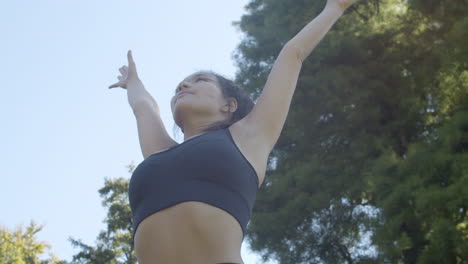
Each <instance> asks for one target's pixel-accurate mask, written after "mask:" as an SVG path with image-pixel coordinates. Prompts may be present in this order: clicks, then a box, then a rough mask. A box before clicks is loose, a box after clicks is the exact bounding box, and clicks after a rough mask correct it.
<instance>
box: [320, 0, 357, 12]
mask: <svg viewBox="0 0 468 264" xmlns="http://www.w3.org/2000/svg"><path fill="white" fill-rule="evenodd" d="M357 1H358V0H327V6H336V7H338V8H340V9H341V10H342V11H345V10H346V9H347V8H348V7H349V6H351V5H352V4H354V3H356V2H357Z"/></svg>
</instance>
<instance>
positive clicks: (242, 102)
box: [175, 71, 255, 133]
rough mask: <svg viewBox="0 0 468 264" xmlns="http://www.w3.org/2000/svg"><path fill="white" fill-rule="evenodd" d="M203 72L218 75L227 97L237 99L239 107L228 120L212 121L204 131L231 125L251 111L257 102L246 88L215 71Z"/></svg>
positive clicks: (217, 77)
mask: <svg viewBox="0 0 468 264" xmlns="http://www.w3.org/2000/svg"><path fill="white" fill-rule="evenodd" d="M201 72H203V73H208V74H212V75H214V76H215V77H216V79H217V81H218V83H219V85H220V87H221V91H222V93H223V96H224V98H225V99H228V98H229V97H233V98H235V99H236V101H237V109H236V111H235V112H234V113H232V116H231V118H229V119H227V120H221V121H216V122H214V123H212V124H211V125H210V126H209V127H208V128H205V129H204V130H203V131H202V132H208V131H212V130H218V129H222V128H226V127H229V126H230V125H232V124H234V123H235V122H237V121H239V120H241V119H242V118H244V117H245V116H246V115H247V114H248V113H250V111H251V110H252V108H253V107H254V105H255V104H254V102H253V101H252V99H250V97H249V96H248V94H247V93H246V92H245V91H244V90H242V89H241V88H240V87H239V86H238V85H237V84H236V83H234V82H233V81H231V80H229V79H227V78H225V77H224V76H222V75H220V74H218V73H215V72H213V71H201ZM175 126H176V127H179V126H178V125H177V124H175ZM179 128H180V127H179ZM180 129H181V130H182V133H184V130H183V128H180Z"/></svg>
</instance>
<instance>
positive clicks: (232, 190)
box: [109, 0, 356, 264]
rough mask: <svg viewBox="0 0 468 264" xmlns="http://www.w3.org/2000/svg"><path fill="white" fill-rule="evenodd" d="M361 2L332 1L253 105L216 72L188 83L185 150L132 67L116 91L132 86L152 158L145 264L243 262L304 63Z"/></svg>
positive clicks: (290, 47)
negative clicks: (256, 203) (250, 225)
mask: <svg viewBox="0 0 468 264" xmlns="http://www.w3.org/2000/svg"><path fill="white" fill-rule="evenodd" d="M354 2H356V0H327V4H326V6H325V8H324V10H323V11H322V12H321V13H320V14H319V15H318V16H317V17H316V18H315V19H314V20H312V21H311V22H310V23H309V24H307V25H306V26H305V27H304V28H303V29H302V30H301V31H300V32H299V33H298V34H297V35H296V36H294V37H293V38H292V39H291V40H290V41H288V42H287V43H286V44H285V45H284V47H283V48H282V50H281V52H280V53H279V55H278V57H277V59H276V61H275V63H274V65H273V68H272V70H271V72H270V74H269V76H268V79H267V82H266V84H265V87H264V89H263V91H262V93H261V95H260V97H259V99H258V101H257V103H256V104H254V103H253V102H252V101H251V100H250V99H249V98H248V96H246V95H245V94H244V93H243V92H242V90H241V89H240V88H239V87H237V86H236V85H235V84H234V83H233V82H232V81H230V80H227V79H225V78H223V77H222V76H220V75H218V74H216V73H213V72H209V71H208V72H205V71H202V72H196V73H194V74H192V75H190V76H188V77H187V78H185V79H184V80H183V81H182V82H181V83H180V84H179V85H178V86H177V89H176V91H175V95H174V97H173V98H172V100H171V109H172V114H173V117H174V120H175V123H176V124H177V125H178V126H179V127H180V128H181V129H182V132H183V133H184V142H183V143H181V144H178V143H177V142H175V141H174V140H173V139H172V138H171V137H170V136H169V135H168V134H167V132H166V129H165V127H164V124H163V122H162V120H161V118H160V116H159V107H158V105H157V103H156V101H155V100H154V99H153V97H151V95H150V94H149V93H148V92H147V91H146V90H145V88H144V86H143V84H142V82H141V81H140V79H139V77H138V75H137V71H136V66H135V62H134V60H133V57H132V54H131V51H129V52H128V54H127V57H128V67H127V66H123V67H121V68H120V73H121V74H122V75H121V76H119V77H118V79H119V82H117V83H115V84H113V85H111V86H110V87H109V88H114V87H122V88H125V89H127V95H128V101H129V103H130V106H131V108H132V110H133V112H134V114H135V116H136V119H137V126H138V135H139V140H140V145H141V149H142V152H143V156H144V160H143V162H141V163H140V164H139V165H138V166H137V167H136V169H135V171H134V172H133V175H132V177H131V180H130V186H129V200H130V207H131V210H132V214H133V241H134V245H135V251H136V255H137V258H138V260H139V262H140V263H142V264H150V263H151V264H181V263H191V264H216V263H244V262H243V261H242V258H241V252H240V251H241V244H242V241H243V239H244V234H245V230H246V227H247V222H248V221H249V219H250V215H251V212H252V208H253V204H254V201H255V197H256V193H257V190H258V188H260V186H261V184H262V183H263V180H264V178H265V170H266V165H267V158H268V156H269V154H270V152H271V150H272V149H273V147H274V145H275V143H276V141H277V140H278V138H279V135H280V133H281V130H282V128H283V125H284V123H285V121H286V117H287V114H288V111H289V106H290V103H291V99H292V96H293V93H294V90H295V87H296V83H297V79H298V76H299V72H300V70H301V66H302V63H303V61H304V60H305V59H306V58H307V57H308V56H309V54H310V53H311V52H312V50H313V49H314V48H315V46H316V45H317V44H318V43H319V42H320V41H321V39H322V38H323V37H324V36H325V34H326V33H327V32H328V31H329V30H330V28H331V27H332V25H333V24H334V23H335V22H336V20H337V19H338V18H339V17H340V16H341V15H342V14H343V12H344V11H345V10H346V9H347V8H348V7H349V6H350V5H351V4H353V3H354Z"/></svg>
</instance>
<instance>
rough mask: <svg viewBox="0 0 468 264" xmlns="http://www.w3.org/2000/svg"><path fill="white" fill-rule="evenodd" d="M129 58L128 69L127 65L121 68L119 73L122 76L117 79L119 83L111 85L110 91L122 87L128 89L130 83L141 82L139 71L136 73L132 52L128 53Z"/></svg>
mask: <svg viewBox="0 0 468 264" xmlns="http://www.w3.org/2000/svg"><path fill="white" fill-rule="evenodd" d="M127 58H128V67H127V66H125V65H124V66H122V67H120V69H119V71H120V74H122V75H119V76H118V77H117V79H119V81H118V82H116V83H114V84H112V85H110V86H109V89H111V88H116V87H122V88H124V89H127V85H128V83H129V82H132V81H140V79H139V78H138V74H137V71H136V66H135V62H134V61H133V57H132V51H131V50H129V51H128V53H127Z"/></svg>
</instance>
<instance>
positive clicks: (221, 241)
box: [135, 201, 244, 264]
mask: <svg viewBox="0 0 468 264" xmlns="http://www.w3.org/2000/svg"><path fill="white" fill-rule="evenodd" d="M241 246H242V229H241V226H240V225H239V222H237V220H236V219H235V218H234V217H233V216H231V215H230V214H229V213H228V212H226V211H224V210H222V209H220V208H217V207H214V206H211V205H209V204H206V203H202V202H198V201H187V202H182V203H179V204H177V205H174V206H172V207H169V208H166V209H164V210H161V211H159V212H156V213H154V214H152V215H150V216H148V217H147V218H145V219H144V220H143V221H142V222H141V223H140V225H139V226H138V228H137V232H136V234H135V252H136V255H137V258H138V261H139V263H140V264H179V263H191V264H216V263H222V262H234V263H241V264H244V262H243V261H242V257H241Z"/></svg>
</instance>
